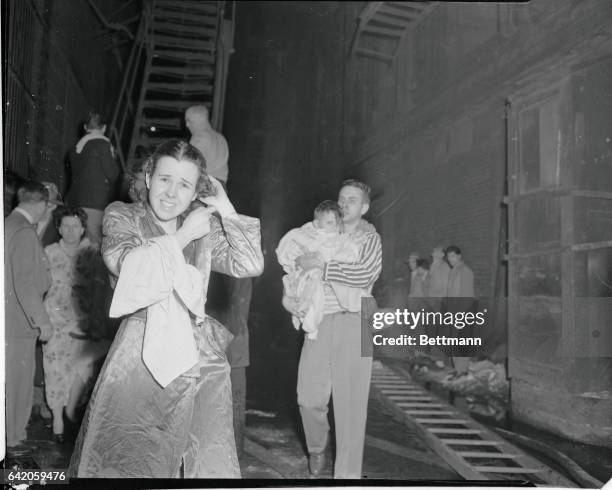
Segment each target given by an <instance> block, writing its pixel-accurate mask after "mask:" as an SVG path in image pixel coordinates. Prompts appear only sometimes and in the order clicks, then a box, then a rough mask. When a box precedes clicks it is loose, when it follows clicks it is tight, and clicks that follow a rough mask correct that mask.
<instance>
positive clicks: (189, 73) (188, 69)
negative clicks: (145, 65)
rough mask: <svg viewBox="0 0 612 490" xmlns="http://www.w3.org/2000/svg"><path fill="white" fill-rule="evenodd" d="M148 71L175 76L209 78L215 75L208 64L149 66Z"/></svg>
mask: <svg viewBox="0 0 612 490" xmlns="http://www.w3.org/2000/svg"><path fill="white" fill-rule="evenodd" d="M150 73H151V74H152V75H162V76H167V77H176V78H183V79H185V78H189V79H193V78H204V79H210V78H213V77H214V75H215V70H214V69H213V68H212V67H210V66H201V67H197V68H194V67H193V66H158V65H153V66H151V69H150Z"/></svg>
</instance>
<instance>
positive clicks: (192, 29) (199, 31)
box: [153, 21, 217, 38]
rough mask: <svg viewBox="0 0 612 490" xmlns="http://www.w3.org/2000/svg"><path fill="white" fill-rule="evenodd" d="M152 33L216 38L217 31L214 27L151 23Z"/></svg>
mask: <svg viewBox="0 0 612 490" xmlns="http://www.w3.org/2000/svg"><path fill="white" fill-rule="evenodd" d="M153 31H154V32H167V33H169V34H170V35H173V34H174V35H177V34H178V35H187V36H201V37H211V38H215V37H217V29H216V27H215V26H202V25H199V26H192V25H185V24H180V23H176V22H158V21H155V22H154V23H153Z"/></svg>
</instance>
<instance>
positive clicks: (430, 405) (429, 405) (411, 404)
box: [396, 402, 444, 408]
mask: <svg viewBox="0 0 612 490" xmlns="http://www.w3.org/2000/svg"><path fill="white" fill-rule="evenodd" d="M396 403H397V406H398V407H401V408H403V407H410V408H416V407H424V408H433V407H443V406H444V405H443V404H442V403H424V402H396Z"/></svg>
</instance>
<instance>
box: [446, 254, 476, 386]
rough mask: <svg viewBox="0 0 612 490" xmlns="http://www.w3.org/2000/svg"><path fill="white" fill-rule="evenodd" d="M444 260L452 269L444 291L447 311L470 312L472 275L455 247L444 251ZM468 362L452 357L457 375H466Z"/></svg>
mask: <svg viewBox="0 0 612 490" xmlns="http://www.w3.org/2000/svg"><path fill="white" fill-rule="evenodd" d="M446 260H448V263H449V264H450V265H451V267H452V269H451V271H450V274H449V277H448V289H447V291H446V296H447V298H446V301H447V305H448V307H449V310H450V311H452V312H454V313H456V312H470V311H472V309H473V307H474V273H473V272H472V269H470V268H469V267H468V266H467V265H466V264H465V262H463V256H462V254H461V249H460V248H459V247H457V246H456V245H451V246H450V247H448V248H447V249H446ZM466 328H468V327H466ZM466 332H467V330H466ZM466 336H468V335H467V334H466ZM469 360H470V358H469V357H457V356H452V361H453V367H454V368H455V371H457V374H458V375H461V374H465V373H467V371H468V365H469Z"/></svg>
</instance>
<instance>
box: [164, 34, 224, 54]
mask: <svg viewBox="0 0 612 490" xmlns="http://www.w3.org/2000/svg"><path fill="white" fill-rule="evenodd" d="M153 45H154V46H156V47H157V46H173V47H178V48H188V49H199V50H202V51H214V49H215V41H214V40H212V41H211V40H199V39H187V38H184V37H175V36H164V35H161V34H155V35H154V36H153Z"/></svg>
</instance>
